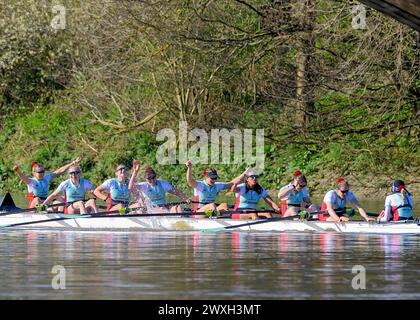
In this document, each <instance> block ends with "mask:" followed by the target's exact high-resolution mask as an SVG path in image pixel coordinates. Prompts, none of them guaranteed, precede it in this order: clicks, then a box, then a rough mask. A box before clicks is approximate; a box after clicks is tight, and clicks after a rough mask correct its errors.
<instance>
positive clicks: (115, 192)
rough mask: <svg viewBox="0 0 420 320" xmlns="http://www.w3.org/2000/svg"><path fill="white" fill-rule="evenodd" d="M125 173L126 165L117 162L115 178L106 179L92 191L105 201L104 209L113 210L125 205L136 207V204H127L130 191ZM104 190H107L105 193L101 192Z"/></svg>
mask: <svg viewBox="0 0 420 320" xmlns="http://www.w3.org/2000/svg"><path fill="white" fill-rule="evenodd" d="M127 173H128V169H127V167H126V166H125V165H123V164H119V165H118V166H117V167H116V169H115V176H116V178H112V179H108V180H106V181H105V182H104V183H102V184H101V185H100V186H98V187H97V188H96V189H95V191H94V192H93V194H94V195H95V196H96V197H97V198H99V199H102V200H103V201H105V202H107V204H108V205H107V208H106V211H115V210H118V209H122V208H125V207H131V208H134V207H136V204H132V205H131V206H130V205H129V203H130V191H129V190H128V175H127ZM104 191H107V194H106V195H104V194H103V192H104Z"/></svg>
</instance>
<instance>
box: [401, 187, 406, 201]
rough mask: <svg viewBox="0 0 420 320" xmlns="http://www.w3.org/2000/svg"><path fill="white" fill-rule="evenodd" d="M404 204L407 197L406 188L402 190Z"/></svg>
mask: <svg viewBox="0 0 420 320" xmlns="http://www.w3.org/2000/svg"><path fill="white" fill-rule="evenodd" d="M401 196H402V203H403V204H404V203H405V197H406V196H407V190H405V188H402V189H401Z"/></svg>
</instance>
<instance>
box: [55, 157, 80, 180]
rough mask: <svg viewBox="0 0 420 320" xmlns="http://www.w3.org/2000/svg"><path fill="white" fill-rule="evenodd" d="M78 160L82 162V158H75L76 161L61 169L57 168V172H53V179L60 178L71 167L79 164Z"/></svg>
mask: <svg viewBox="0 0 420 320" xmlns="http://www.w3.org/2000/svg"><path fill="white" fill-rule="evenodd" d="M80 160H82V158H80V157H77V158H76V159H74V160H73V161H72V162H70V163H69V164H66V165H64V166H62V167H61V168H58V169H57V170H55V171H54V172H53V175H54V177H57V176H60V175H62V174H63V173H65V172H66V171H67V170H68V169H69V168H70V167H71V166H73V165H75V164H77V163H79V162H80Z"/></svg>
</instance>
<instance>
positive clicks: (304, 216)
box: [201, 211, 324, 232]
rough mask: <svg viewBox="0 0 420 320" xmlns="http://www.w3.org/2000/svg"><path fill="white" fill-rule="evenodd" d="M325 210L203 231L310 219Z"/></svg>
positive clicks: (217, 230) (218, 230)
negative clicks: (295, 219)
mask: <svg viewBox="0 0 420 320" xmlns="http://www.w3.org/2000/svg"><path fill="white" fill-rule="evenodd" d="M323 212H324V211H317V212H305V211H302V212H301V213H299V214H295V215H293V216H288V217H275V218H268V219H263V220H258V221H254V222H247V223H241V224H237V225H232V226H227V227H220V228H211V229H203V230H201V231H202V232H220V231H224V230H229V229H234V228H239V227H248V226H252V225H255V224H261V223H268V222H274V221H282V220H288V219H293V218H300V219H308V218H309V217H310V216H312V215H315V214H319V213H323Z"/></svg>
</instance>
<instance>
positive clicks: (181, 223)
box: [0, 213, 420, 234]
mask: <svg viewBox="0 0 420 320" xmlns="http://www.w3.org/2000/svg"><path fill="white" fill-rule="evenodd" d="M61 217H63V216H62V215H58V214H42V213H41V214H40V213H38V214H10V215H5V216H1V217H0V227H1V226H5V225H10V224H16V223H29V224H25V225H22V226H13V227H9V229H10V228H30V229H47V230H50V229H51V230H53V229H61V230H74V231H77V230H81V231H82V230H87V231H88V230H104V231H119V230H122V231H138V230H154V231H212V229H214V230H220V229H221V228H225V227H229V226H235V225H239V224H241V225H242V224H244V223H249V225H246V226H241V227H235V228H229V229H226V231H228V230H230V231H244V232H246V231H248V232H288V231H292V232H329V231H332V232H339V233H376V234H420V225H418V224H417V223H416V222H390V223H380V224H378V223H376V222H369V223H368V222H362V221H351V222H346V223H342V224H338V223H335V222H324V221H290V220H283V221H270V222H266V223H258V224H252V223H253V222H255V221H253V220H237V219H196V218H189V217H182V216H179V217H176V216H175V217H174V216H162V217H156V216H151V217H148V216H147V215H144V216H140V217H139V216H138V215H137V216H132V217H130V216H129V215H125V216H118V217H93V218H86V217H84V218H82V217H79V218H75V217H69V218H66V219H60V218H61ZM50 219H57V220H55V221H48V220H50ZM44 220H45V222H42V223H39V221H44ZM30 222H37V223H33V224H31V223H30ZM5 229H7V228H3V230H5Z"/></svg>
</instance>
